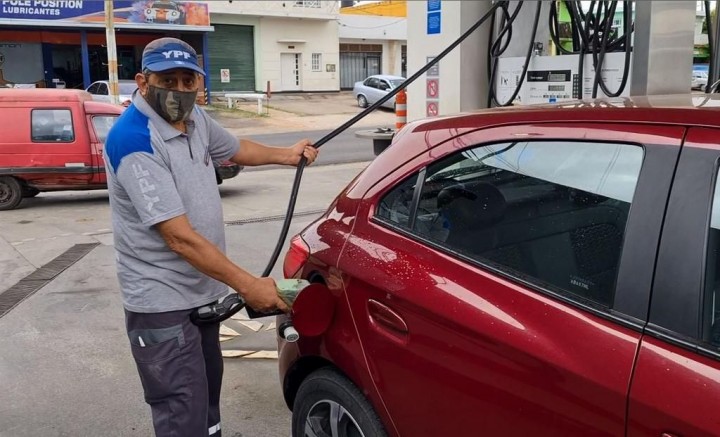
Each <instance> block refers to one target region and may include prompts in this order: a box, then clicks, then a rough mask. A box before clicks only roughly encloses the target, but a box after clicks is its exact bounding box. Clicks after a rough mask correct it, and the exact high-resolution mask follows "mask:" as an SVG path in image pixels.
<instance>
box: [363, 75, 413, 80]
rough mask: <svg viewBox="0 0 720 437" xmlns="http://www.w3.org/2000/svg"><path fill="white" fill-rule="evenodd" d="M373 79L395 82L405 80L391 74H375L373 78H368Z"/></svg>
mask: <svg viewBox="0 0 720 437" xmlns="http://www.w3.org/2000/svg"><path fill="white" fill-rule="evenodd" d="M371 77H376V78H378V79H388V80H395V79H399V80H405V78H404V77H402V76H392V75H390V74H373V75H372V76H368V77H367V79H369V78H371Z"/></svg>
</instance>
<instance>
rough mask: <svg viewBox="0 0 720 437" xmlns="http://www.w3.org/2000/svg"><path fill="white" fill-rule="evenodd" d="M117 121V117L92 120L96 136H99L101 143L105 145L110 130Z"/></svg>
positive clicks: (107, 116) (101, 117)
mask: <svg viewBox="0 0 720 437" xmlns="http://www.w3.org/2000/svg"><path fill="white" fill-rule="evenodd" d="M116 120H117V116H111V115H103V116H95V117H93V118H92V123H93V127H94V128H95V135H97V137H98V140H99V141H100V142H101V143H103V144H105V139H106V138H107V135H108V132H110V128H111V127H112V126H113V124H115V121H116Z"/></svg>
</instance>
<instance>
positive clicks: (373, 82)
mask: <svg viewBox="0 0 720 437" xmlns="http://www.w3.org/2000/svg"><path fill="white" fill-rule="evenodd" d="M367 86H369V87H371V88H377V89H379V88H380V80H379V79H378V78H376V77H371V78H370V79H368V83H367Z"/></svg>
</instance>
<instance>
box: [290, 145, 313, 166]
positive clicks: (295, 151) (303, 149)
mask: <svg viewBox="0 0 720 437" xmlns="http://www.w3.org/2000/svg"><path fill="white" fill-rule="evenodd" d="M290 150H291V156H290V162H288V164H290V165H298V164H299V163H300V158H301V157H303V156H304V157H305V158H307V165H310V164H312V163H313V162H314V161H315V159H316V158H317V156H318V149H316V148H315V147H313V146H312V143H311V142H310V140H308V139H304V140H300V141H298V142H297V143H295V144H294V145H293V146H292V147H290Z"/></svg>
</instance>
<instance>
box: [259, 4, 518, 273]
mask: <svg viewBox="0 0 720 437" xmlns="http://www.w3.org/2000/svg"><path fill="white" fill-rule="evenodd" d="M503 4H505V2H497V3H495V4H494V5H493V6H492V7H491V8H490V10H489V11H488V12H486V13H485V15H483V16H482V18H480V19H479V20H478V21H477V22H476V23H475V24H474V25H473V26H472V27H470V28H469V29H468V30H467V31H465V33H463V34H462V35H461V36H460V37H459V38H458V39H456V40H455V42H453V43H452V44H450V45H449V46H448V47H447V48H446V49H445V50H443V51H442V53H440V54H439V55H437V56H436V57H435V59H433V60H432V61H430V62H428V63H427V65H425V66H424V67H423V68H421V69H420V70H418V71H417V72H416V73H415V74H413V75H412V76H410V77H409V78H407V79H405V81H404V82H403V83H402V84H400V85H399V86H398V87H397V88H395V89H394V90H392V91H390V92H389V93H388V94H387V95H385V97H383V98H381V99H380V100H378V101H377V102H375V103H374V104H373V105H372V106H370V107H368V108H367V109H365V110H364V111H362V112H361V113H359V114H357V115H356V116H354V117H353V118H351V119H350V120H348V121H346V122H345V123H343V124H342V125H341V126H340V127H338V128H336V129H335V130H333V131H332V132H330V133H329V134H327V135H325V136H324V137H322V138H320V139H319V140H318V141H317V142H315V143H314V144H313V147H315V148H316V149H318V148H320V147H321V146H322V145H324V144H325V143H327V142H328V141H330V140H332V139H333V138H335V137H336V136H338V135H339V134H340V133H342V132H343V131H345V130H346V129H348V128H349V127H351V126H352V125H354V124H355V123H357V122H358V121H360V120H361V119H362V118H364V117H365V116H366V115H368V114H369V113H371V112H372V111H374V110H376V109H377V108H379V107H380V106H382V104H383V103H385V102H387V101H388V100H390V99H391V98H393V97H395V95H396V94H397V93H399V92H400V90H403V89H405V88H407V86H408V85H410V84H411V83H413V82H414V81H415V80H417V79H418V78H419V77H420V76H422V75H423V74H425V72H427V71H428V70H429V69H431V68H432V67H433V66H434V65H435V64H437V63H438V62H440V60H441V59H442V58H444V57H445V56H446V55H447V54H448V53H450V52H451V51H453V50H454V49H455V47H457V46H458V45H460V43H462V42H463V41H465V39H466V38H467V37H468V36H470V35H471V34H472V33H473V32H475V30H476V29H477V28H478V27H480V26H482V24H483V23H484V22H485V21H487V19H488V18H490V17H491V16H492V15H493V14H494V13H495V10H496V9H497V8H498V7H500V6H501V5H503ZM306 165H307V159H305V157H304V156H303V157H302V158H301V160H300V163H298V166H297V171H296V172H295V180H294V181H293V186H292V191H291V192H290V201H289V202H288V207H287V213H286V214H285V221H284V222H283V226H282V229H281V231H280V236H279V238H278V241H277V244H276V246H275V250H273V253H272V255H271V257H270V261H269V262H268V265H267V267H265V270H264V271H263V274H262V276H269V275H270V272H271V271H272V269H273V267H275V263H276V262H277V259H278V257H279V256H280V251H281V250H282V247H283V245H284V243H285V239H286V238H287V234H288V230H289V229H290V223H291V222H292V216H293V213H294V212H295V202H296V201H297V194H298V190H299V189H300V180H301V179H302V174H303V170H304V169H305V166H306Z"/></svg>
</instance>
